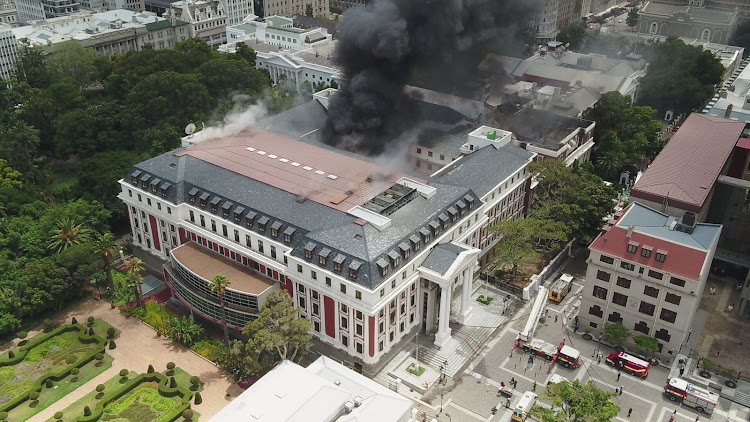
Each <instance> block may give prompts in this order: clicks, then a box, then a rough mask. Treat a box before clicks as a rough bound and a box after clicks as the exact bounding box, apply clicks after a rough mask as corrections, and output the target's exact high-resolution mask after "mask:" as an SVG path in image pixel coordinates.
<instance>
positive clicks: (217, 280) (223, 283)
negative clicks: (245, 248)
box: [211, 274, 232, 348]
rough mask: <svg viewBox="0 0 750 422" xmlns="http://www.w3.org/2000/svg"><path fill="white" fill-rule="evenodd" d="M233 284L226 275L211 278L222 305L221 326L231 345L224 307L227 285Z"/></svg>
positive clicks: (225, 340) (226, 340)
mask: <svg viewBox="0 0 750 422" xmlns="http://www.w3.org/2000/svg"><path fill="white" fill-rule="evenodd" d="M231 284H232V282H231V281H229V279H227V278H226V276H223V275H221V274H219V275H217V276H215V277H214V278H212V279H211V292H213V293H216V294H217V295H218V296H219V304H220V305H221V326H222V328H224V342H225V343H226V345H227V348H228V347H229V331H227V313H226V310H225V309H224V293H225V292H226V289H227V287H229V286H230V285H231Z"/></svg>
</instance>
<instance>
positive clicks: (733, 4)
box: [706, 0, 750, 19]
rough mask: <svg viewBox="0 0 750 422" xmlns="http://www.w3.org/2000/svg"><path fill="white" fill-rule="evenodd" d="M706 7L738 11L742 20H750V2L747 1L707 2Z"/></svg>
mask: <svg viewBox="0 0 750 422" xmlns="http://www.w3.org/2000/svg"><path fill="white" fill-rule="evenodd" d="M706 7H708V8H710V9H716V10H726V11H735V10H736V11H738V12H739V17H740V19H747V18H750V2H748V1H747V0H706Z"/></svg>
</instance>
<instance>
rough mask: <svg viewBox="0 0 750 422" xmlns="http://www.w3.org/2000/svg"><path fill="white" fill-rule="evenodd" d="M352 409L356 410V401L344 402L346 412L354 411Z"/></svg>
mask: <svg viewBox="0 0 750 422" xmlns="http://www.w3.org/2000/svg"><path fill="white" fill-rule="evenodd" d="M352 410H354V403H352V402H350V401H347V402H346V403H344V411H345V412H346V413H352Z"/></svg>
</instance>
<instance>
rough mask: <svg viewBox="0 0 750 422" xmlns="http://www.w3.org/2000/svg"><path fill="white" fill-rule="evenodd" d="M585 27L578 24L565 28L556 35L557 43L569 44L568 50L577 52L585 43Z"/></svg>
mask: <svg viewBox="0 0 750 422" xmlns="http://www.w3.org/2000/svg"><path fill="white" fill-rule="evenodd" d="M586 37H587V35H586V27H585V26H583V25H579V24H573V25H569V26H566V27H565V28H563V29H561V30H560V32H558V33H557V38H556V39H557V41H560V42H561V43H563V44H567V43H570V48H571V49H573V50H578V48H579V47H581V46H582V45H583V43H584V41H586Z"/></svg>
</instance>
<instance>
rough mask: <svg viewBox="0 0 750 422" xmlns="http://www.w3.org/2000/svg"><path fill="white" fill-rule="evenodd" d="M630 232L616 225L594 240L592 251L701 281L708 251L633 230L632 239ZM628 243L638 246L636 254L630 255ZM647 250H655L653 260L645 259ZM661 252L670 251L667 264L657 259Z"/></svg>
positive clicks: (651, 257)
mask: <svg viewBox="0 0 750 422" xmlns="http://www.w3.org/2000/svg"><path fill="white" fill-rule="evenodd" d="M627 233H628V230H627V228H624V227H619V226H612V227H610V228H609V230H608V231H607V232H606V233H605V234H600V235H599V236H598V237H597V238H596V239H594V242H593V243H591V246H589V249H592V250H596V251H599V252H601V253H603V254H606V255H609V256H613V257H615V256H616V257H619V258H621V259H624V260H627V261H631V262H637V263H639V264H641V265H645V266H648V267H651V268H653V269H655V270H657V271H662V272H666V273H669V274H673V275H675V276H677V277H680V278H683V279H685V280H690V281H696V282H697V281H698V280H700V275H701V268H703V263H704V261H705V260H706V252H705V251H701V250H698V249H695V248H691V247H688V246H684V245H680V244H678V243H673V242H670V241H668V240H664V239H660V238H657V237H652V236H649V235H646V234H643V233H639V232H637V231H633V234H632V236H631V237H630V238H628V237H627ZM605 239H606V240H605ZM628 243H634V244H638V249H637V250H636V251H635V253H629V252H628ZM643 247H646V248H647V249H649V248H650V249H651V256H650V257H649V258H646V257H644V256H641V249H642V248H643ZM660 251H667V252H668V255H667V258H666V259H665V260H664V262H659V261H657V260H656V253H657V252H659V253H661V252H660ZM620 271H622V270H620Z"/></svg>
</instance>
